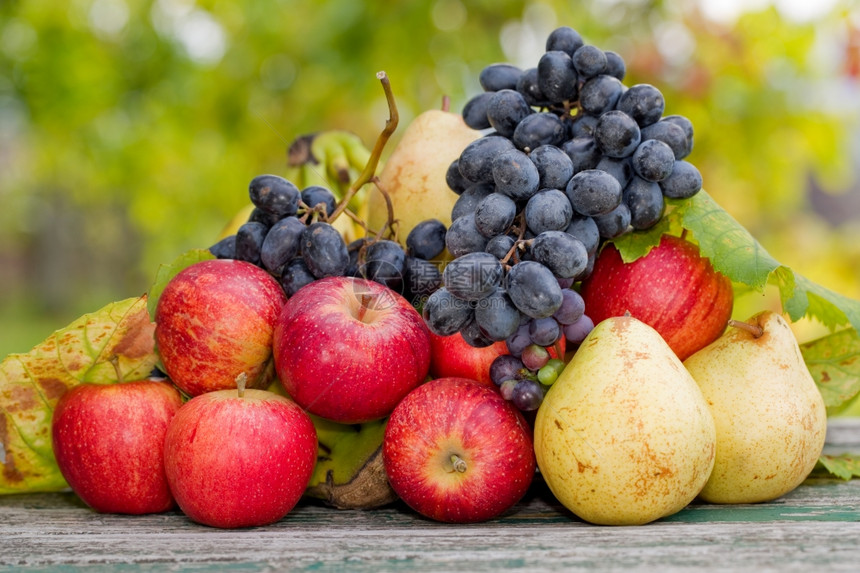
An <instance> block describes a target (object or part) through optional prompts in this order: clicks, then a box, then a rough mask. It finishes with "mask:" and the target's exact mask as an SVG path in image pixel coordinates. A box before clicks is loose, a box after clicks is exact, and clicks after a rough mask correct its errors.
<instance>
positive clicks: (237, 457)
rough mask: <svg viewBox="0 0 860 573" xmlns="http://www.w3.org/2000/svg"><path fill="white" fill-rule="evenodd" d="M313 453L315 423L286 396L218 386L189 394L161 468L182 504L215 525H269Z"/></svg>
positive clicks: (286, 505) (297, 488)
mask: <svg viewBox="0 0 860 573" xmlns="http://www.w3.org/2000/svg"><path fill="white" fill-rule="evenodd" d="M316 459H317V434H316V430H314V425H313V423H312V422H311V419H310V416H308V415H307V414H306V413H305V412H304V411H303V410H302V409H301V408H300V407H299V406H297V405H296V404H295V403H294V402H293V401H292V400H290V399H289V398H285V397H284V396H279V395H278V394H275V393H274V392H268V391H265V390H245V391H244V392H243V393H242V392H239V391H237V390H235V389H234V390H218V391H215V392H209V393H206V394H202V395H200V396H197V397H196V398H192V399H191V400H189V401H188V402H187V403H186V404H185V405H184V406H182V408H181V409H180V410H179V412H177V414H176V416H175V417H174V418H173V421H172V422H171V423H170V426H169V427H168V429H167V436H166V437H165V440H164V466H165V470H166V472H167V481H168V483H169V484H170V490H171V491H172V492H173V495H174V496H175V497H176V503H177V504H179V508H180V509H181V510H182V511H183V512H184V513H185V515H187V516H188V517H189V518H190V519H192V520H193V521H196V522H198V523H202V524H204V525H210V526H212V527H222V528H234V527H253V526H258V525H267V524H270V523H274V522H276V521H278V520H279V519H281V518H283V517H284V516H285V515H287V513H289V512H290V510H291V509H292V508H293V507H294V506H295V505H296V503H297V502H298V501H299V498H301V496H302V494H303V493H304V491H305V488H306V487H307V485H308V482H309V481H310V479H311V474H312V472H313V469H314V464H315V463H316Z"/></svg>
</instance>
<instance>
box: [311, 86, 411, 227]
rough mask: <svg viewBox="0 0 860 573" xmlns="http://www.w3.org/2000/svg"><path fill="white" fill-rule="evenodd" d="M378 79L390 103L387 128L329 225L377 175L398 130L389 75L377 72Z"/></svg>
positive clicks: (397, 118) (345, 194) (395, 104)
mask: <svg viewBox="0 0 860 573" xmlns="http://www.w3.org/2000/svg"><path fill="white" fill-rule="evenodd" d="M376 78H377V79H378V80H379V81H380V82H381V83H382V89H383V91H384V92H385V99H386V101H387V102H388V119H387V120H386V121H385V127H384V128H383V130H382V132H381V133H380V134H379V137H377V139H376V143H375V144H374V146H373V151H372V152H371V153H370V159H368V160H367V165H365V166H364V170H362V172H361V174H360V175H359V176H358V178H356V180H355V181H353V182H352V185H350V186H349V189H347V191H346V193H344V195H343V199H341V200H340V203H338V204H337V208H336V209H335V210H334V213H332V214H331V215H329V217H328V222H329V223H330V222H332V221H334V220H335V219H337V218H338V216H340V214H341V213H343V211H344V210H345V209H346V206H347V204H348V203H349V202H350V201H351V200H352V198H353V196H354V195H355V194H356V193H358V190H359V189H361V188H362V187H363V186H364V184H365V183H367V182H368V181H370V180H371V179H372V178H373V175H374V174H375V173H376V166H377V165H379V158H380V157H381V156H382V150H383V149H384V148H385V144H386V143H388V138H390V137H391V134H392V133H394V130H395V129H397V122H398V121H399V119H400V115H399V114H398V113H397V103H396V102H395V101H394V93H393V92H392V91H391V83H390V82H389V81H388V74H386V73H385V72H377V73H376Z"/></svg>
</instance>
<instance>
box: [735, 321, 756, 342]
mask: <svg viewBox="0 0 860 573" xmlns="http://www.w3.org/2000/svg"><path fill="white" fill-rule="evenodd" d="M729 326H733V327H734V328H740V329H741V330H746V331H747V332H749V333H750V334H752V335H753V338H760V337H761V336H762V335H763V334H764V329H763V328H762V327H760V326H759V325H757V324H750V323H748V322H743V321H742V320H730V321H729Z"/></svg>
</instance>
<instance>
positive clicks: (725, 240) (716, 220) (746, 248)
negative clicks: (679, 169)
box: [678, 190, 781, 291]
mask: <svg viewBox="0 0 860 573" xmlns="http://www.w3.org/2000/svg"><path fill="white" fill-rule="evenodd" d="M686 202H687V205H686V206H685V207H684V208H682V209H679V210H678V215H679V216H680V218H681V226H683V228H685V229H687V230H689V231H690V232H692V233H693V237H694V238H695V239H696V242H697V243H698V244H699V250H700V251H701V252H702V255H704V256H706V257H708V258H709V259H710V260H711V264H712V265H713V266H714V268H715V269H716V270H717V271H719V272H721V273H723V274H724V275H726V276H727V277H729V278H730V279H731V280H732V281H734V282H738V283H743V284H745V285H748V286H751V287H753V288H755V289H757V290H759V291H763V290H764V287H765V286H766V285H767V281H768V277H769V276H770V274H771V273H773V272H774V271H775V270H776V269H778V268H779V267H780V266H781V265H780V264H779V262H777V261H776V259H774V258H773V257H772V256H770V254H768V252H767V251H766V250H765V249H764V247H762V246H761V245H760V244H759V243H758V241H756V240H755V239H754V238H753V236H752V235H751V234H750V232H749V231H747V230H746V229H745V228H744V227H743V226H742V225H741V224H740V223H738V222H737V221H736V220H735V219H734V217H732V216H731V215H729V213H727V212H726V211H725V209H723V208H722V207H720V206H719V205H718V204H717V203H716V202H715V201H714V200H713V199H712V198H711V196H710V195H708V194H707V193H706V192H705V191H704V190H703V191H700V192H699V193H696V194H695V195H693V197H691V198H690V199H687V200H686Z"/></svg>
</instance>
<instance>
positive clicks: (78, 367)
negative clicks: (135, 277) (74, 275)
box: [0, 296, 156, 494]
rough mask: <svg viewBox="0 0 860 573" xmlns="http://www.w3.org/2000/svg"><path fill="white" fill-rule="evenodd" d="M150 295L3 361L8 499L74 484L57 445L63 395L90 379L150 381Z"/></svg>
mask: <svg viewBox="0 0 860 573" xmlns="http://www.w3.org/2000/svg"><path fill="white" fill-rule="evenodd" d="M154 327H155V325H154V324H152V323H151V322H150V320H149V315H148V314H147V312H146V296H142V297H140V298H130V299H127V300H123V301H119V302H114V303H111V304H109V305H107V306H105V307H104V308H102V309H100V310H98V311H96V312H94V313H92V314H85V315H84V316H82V317H80V318H79V319H77V320H75V321H74V322H72V323H71V324H69V325H68V326H66V327H65V328H63V329H60V330H57V331H56V332H54V333H53V334H52V335H51V336H49V337H48V338H47V339H46V340H45V341H43V342H42V343H41V344H39V345H37V346H36V347H35V348H33V349H32V350H31V351H30V352H28V353H26V354H10V355H9V356H7V357H6V358H5V359H4V360H3V362H0V414H2V423H0V446H2V447H0V494H5V493H21V492H33V491H56V490H59V489H63V488H65V487H66V482H65V480H64V479H63V476H62V475H61V474H60V470H59V468H58V467H57V463H56V460H55V459H54V453H53V450H52V447H51V416H52V415H53V412H54V406H55V405H56V403H57V400H59V398H60V396H62V395H63V393H65V391H66V390H67V389H69V388H71V387H73V386H76V385H78V384H81V383H83V382H89V383H94V384H111V383H114V382H116V381H117V373H116V369H115V367H114V364H116V367H117V368H119V371H120V373H121V375H122V377H123V379H124V380H140V379H143V378H146V377H147V376H148V375H149V373H150V371H151V370H152V367H153V365H154V364H155V362H156V356H155V354H154V352H153V346H154V338H153V332H154Z"/></svg>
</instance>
